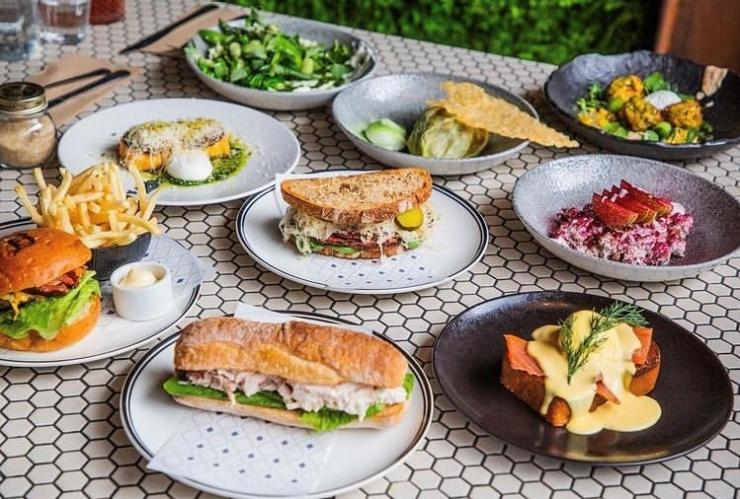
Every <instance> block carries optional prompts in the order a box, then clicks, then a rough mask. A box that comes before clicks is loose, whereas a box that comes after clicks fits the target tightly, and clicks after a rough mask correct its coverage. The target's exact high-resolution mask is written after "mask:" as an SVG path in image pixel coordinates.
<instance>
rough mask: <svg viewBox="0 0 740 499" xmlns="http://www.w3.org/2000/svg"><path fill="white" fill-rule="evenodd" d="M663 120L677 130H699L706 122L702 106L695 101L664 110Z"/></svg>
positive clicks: (677, 104) (686, 101) (688, 101)
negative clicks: (703, 122)
mask: <svg viewBox="0 0 740 499" xmlns="http://www.w3.org/2000/svg"><path fill="white" fill-rule="evenodd" d="M663 118H664V119H665V120H666V121H667V122H668V123H670V124H671V125H673V126H674V127H677V128H699V127H700V126H701V123H702V121H704V118H703V117H702V113H701V104H699V103H698V102H697V101H695V100H685V101H683V102H678V103H676V104H673V105H671V106H668V107H667V108H665V109H664V110H663Z"/></svg>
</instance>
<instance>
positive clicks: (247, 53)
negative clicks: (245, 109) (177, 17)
mask: <svg viewBox="0 0 740 499" xmlns="http://www.w3.org/2000/svg"><path fill="white" fill-rule="evenodd" d="M260 19H261V20H256V19H255V18H253V17H247V18H242V19H236V20H234V21H230V22H222V23H220V24H219V26H215V27H213V28H211V29H208V30H200V31H199V33H198V34H197V35H196V36H195V37H193V39H192V40H190V42H189V43H188V45H187V47H186V49H185V55H186V60H187V63H188V65H189V66H190V69H192V70H193V72H194V73H195V74H196V76H197V77H198V78H199V79H200V80H201V81H202V82H203V83H204V84H205V85H206V86H208V87H209V88H210V89H211V90H213V91H214V92H216V93H218V94H220V95H223V96H224V97H228V98H229V99H231V100H234V101H236V102H240V103H242V104H246V105H248V106H254V107H259V108H263V109H271V110H276V111H295V110H299V109H311V108H315V107H320V106H324V105H326V104H328V103H330V102H331V100H332V99H333V98H334V96H335V95H337V93H339V91H340V90H342V89H343V88H344V87H346V86H347V85H349V84H351V83H352V82H355V81H358V80H360V79H364V78H367V77H368V76H370V74H371V73H372V72H373V71H374V70H375V60H376V57H375V53H374V51H373V49H372V48H371V47H370V45H368V44H367V43H366V42H365V41H364V40H362V39H361V38H359V37H357V36H355V35H353V34H351V33H349V32H348V31H345V30H343V29H340V28H337V27H335V26H331V25H329V24H324V23H321V22H317V21H309V20H306V19H291V18H286V17H284V16H276V15H267V14H265V15H263V16H260ZM282 35H285V36H282ZM295 35H297V36H298V37H299V40H298V42H296V40H295V39H294V36H295ZM245 38H246V40H245ZM268 38H269V39H270V40H275V39H276V38H279V40H280V42H279V43H276V42H274V41H271V42H270V43H268V42H267V41H266V40H267V39H268ZM240 40H241V42H240ZM276 56H277V57H276Z"/></svg>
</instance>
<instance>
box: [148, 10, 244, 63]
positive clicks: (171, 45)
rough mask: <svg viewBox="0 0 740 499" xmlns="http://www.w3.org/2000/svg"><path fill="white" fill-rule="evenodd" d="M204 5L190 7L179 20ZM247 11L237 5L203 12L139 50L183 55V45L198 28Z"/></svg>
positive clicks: (168, 55)
mask: <svg viewBox="0 0 740 499" xmlns="http://www.w3.org/2000/svg"><path fill="white" fill-rule="evenodd" d="M202 7H203V6H202V5H199V6H197V7H195V8H193V9H190V10H189V11H187V12H185V14H183V15H182V16H180V17H179V18H178V20H179V19H183V18H185V17H187V16H189V15H190V14H192V13H193V12H194V11H196V10H198V9H199V8H202ZM246 13H247V11H246V10H244V9H240V8H237V7H227V6H224V7H219V8H217V9H214V10H211V11H209V12H206V13H205V14H202V15H200V16H198V17H196V18H194V19H191V20H190V21H188V22H186V23H183V24H181V25H180V26H178V27H177V28H175V29H173V30H172V31H170V32H169V33H167V34H166V35H165V36H163V37H162V38H160V39H158V40H155V41H154V42H152V43H151V44H149V45H147V46H145V47H142V48H140V49H139V50H141V51H143V52H148V53H150V54H157V55H163V56H167V57H182V55H183V50H182V49H183V47H184V46H185V44H186V43H187V42H188V41H190V39H191V38H193V36H195V34H196V33H197V32H198V30H201V29H206V28H212V27H213V26H216V25H217V24H218V21H219V19H224V20H226V21H230V20H232V19H236V18H237V17H240V16H243V15H245V14H246ZM176 23H177V21H174V22H173V24H176Z"/></svg>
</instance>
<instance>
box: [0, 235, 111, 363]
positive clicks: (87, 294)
mask: <svg viewBox="0 0 740 499" xmlns="http://www.w3.org/2000/svg"><path fill="white" fill-rule="evenodd" d="M90 257H91V253H90V250H89V249H88V248H87V246H85V245H84V244H83V242H82V241H81V240H80V238H79V237H77V236H75V235H72V234H67V233H66V232H63V231H61V230H56V229H30V230H24V231H20V232H15V233H13V234H10V235H7V236H5V237H3V238H0V348H9V349H11V350H24V351H29V352H46V351H51V350H58V349H60V348H63V347H66V346H69V345H71V344H73V343H76V342H77V341H79V340H81V339H82V338H84V337H85V336H86V335H87V334H88V333H89V332H90V331H92V330H93V328H94V327H95V324H97V322H98V317H99V316H100V285H99V284H98V282H97V281H96V280H95V272H91V271H89V270H87V268H86V264H87V262H88V260H90Z"/></svg>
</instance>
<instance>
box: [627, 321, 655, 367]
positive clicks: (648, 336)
mask: <svg viewBox="0 0 740 499" xmlns="http://www.w3.org/2000/svg"><path fill="white" fill-rule="evenodd" d="M632 331H634V333H635V335H636V336H637V339H639V340H640V348H638V349H637V350H635V351H634V352H633V353H632V362H634V363H635V365H636V366H639V365H641V364H644V363H645V361H646V360H647V358H648V352H649V351H650V344H651V343H652V342H653V328H651V327H642V326H633V327H632Z"/></svg>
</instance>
